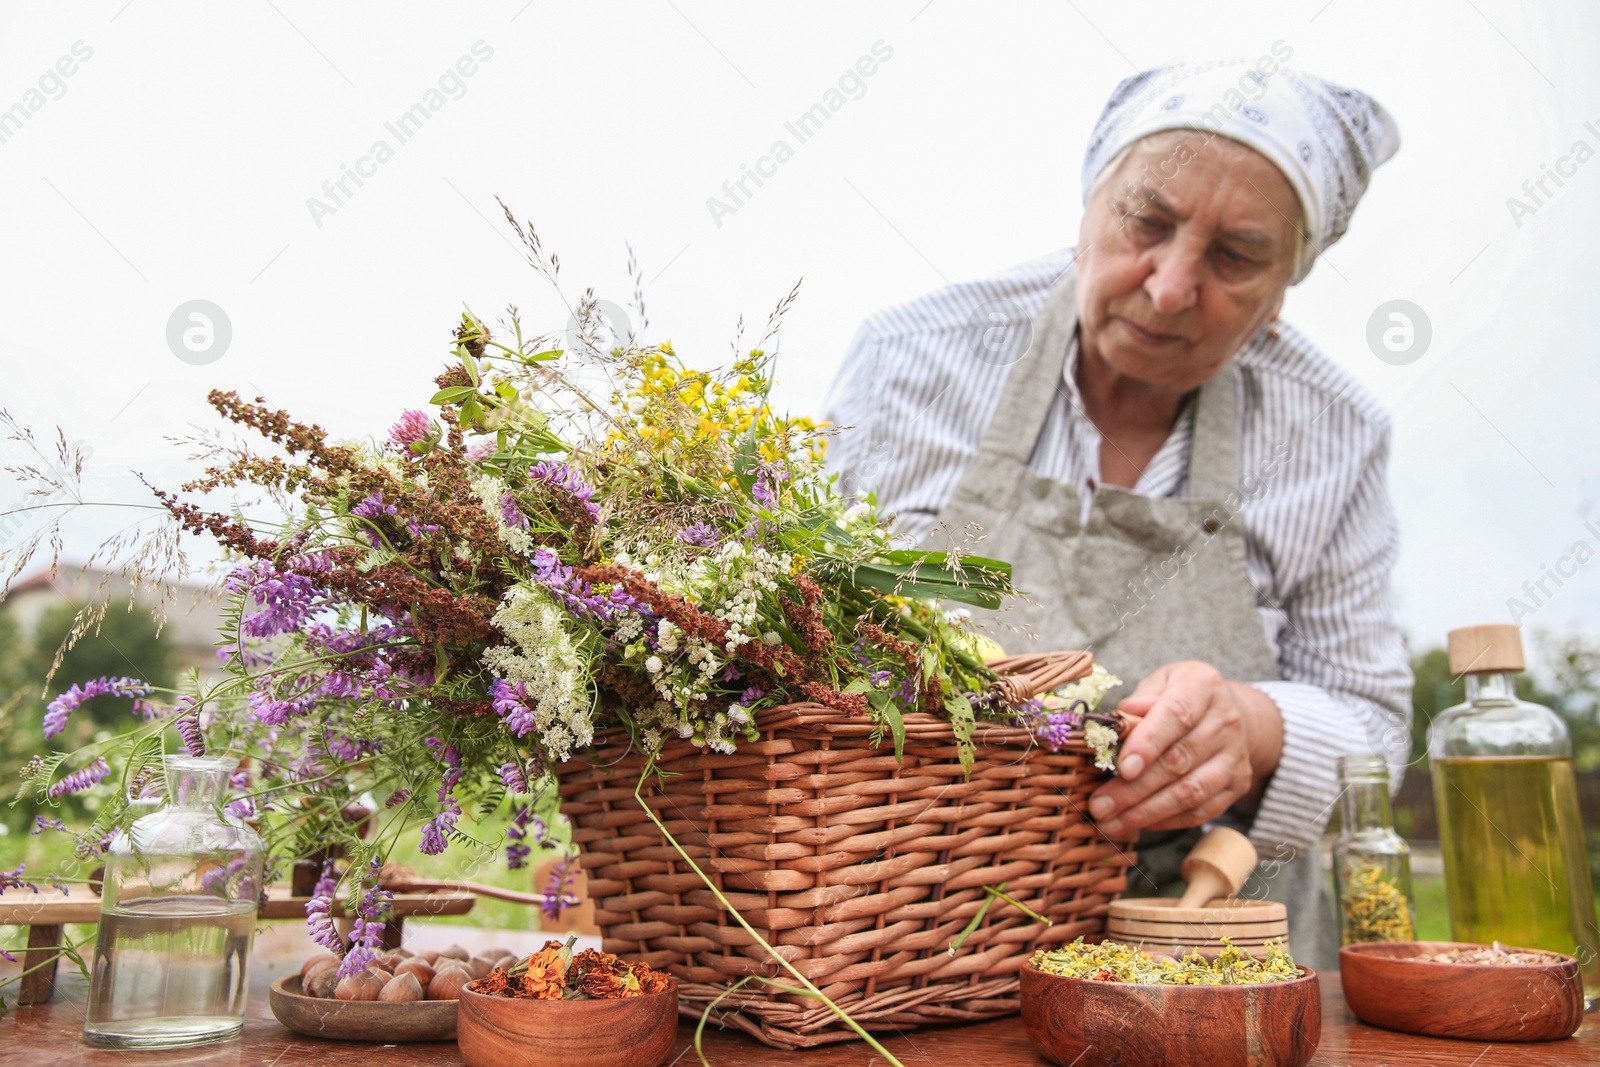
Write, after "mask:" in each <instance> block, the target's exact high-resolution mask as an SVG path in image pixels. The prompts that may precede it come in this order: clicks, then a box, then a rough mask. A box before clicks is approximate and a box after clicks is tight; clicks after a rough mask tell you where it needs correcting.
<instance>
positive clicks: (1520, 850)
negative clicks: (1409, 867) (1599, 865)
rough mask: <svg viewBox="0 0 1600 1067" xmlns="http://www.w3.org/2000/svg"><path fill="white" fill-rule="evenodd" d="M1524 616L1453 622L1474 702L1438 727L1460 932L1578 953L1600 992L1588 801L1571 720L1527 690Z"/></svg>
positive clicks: (1450, 883) (1459, 665)
mask: <svg viewBox="0 0 1600 1067" xmlns="http://www.w3.org/2000/svg"><path fill="white" fill-rule="evenodd" d="M1525 666H1526V664H1525V662H1524V659H1523V654H1522V636H1521V634H1520V633H1519V632H1518V630H1517V628H1516V627H1515V626H1510V625H1499V626H1473V627H1467V628H1466V629H1462V630H1452V631H1451V632H1450V670H1451V672H1452V673H1455V674H1464V675H1466V679H1467V702H1466V703H1465V704H1459V705H1457V706H1456V707H1453V708H1450V709H1449V710H1447V711H1444V712H1441V713H1440V714H1439V716H1438V717H1437V718H1435V719H1434V720H1433V723H1432V724H1431V725H1430V726H1429V728H1428V756H1429V759H1430V761H1431V762H1432V766H1433V793H1434V803H1435V806H1436V807H1437V809H1438V815H1439V842H1440V847H1441V849H1442V850H1443V852H1444V875H1445V891H1446V894H1447V895H1448V897H1449V901H1450V930H1451V934H1452V936H1453V937H1454V938H1455V939H1456V940H1457V941H1472V942H1477V943H1480V944H1488V943H1490V942H1493V941H1501V942H1504V943H1505V944H1507V945H1511V946H1516V947H1520V948H1538V949H1546V950H1548V951H1551V952H1561V953H1565V954H1566V955H1569V956H1573V957H1576V958H1577V960H1578V963H1579V967H1580V969H1581V971H1582V974H1583V988H1584V998H1585V999H1586V1000H1587V1001H1588V1002H1589V1006H1590V1007H1591V1008H1593V1007H1594V1005H1595V1003H1596V1000H1597V998H1600V924H1597V921H1596V917H1595V902H1594V887H1593V884H1592V881H1591V879H1590V876H1589V853H1588V847H1587V842H1586V841H1585V839H1584V830H1583V820H1582V818H1581V816H1580V815H1579V810H1578V788H1577V779H1576V777H1575V776H1574V774H1573V769H1572V738H1571V735H1570V734H1569V733H1568V731H1567V724H1566V723H1565V722H1563V721H1562V720H1561V717H1560V716H1558V715H1557V714H1556V713H1555V712H1553V711H1551V710H1550V709H1549V708H1546V707H1544V706H1543V705H1540V704H1531V703H1528V702H1527V701H1524V700H1520V699H1518V697H1517V694H1516V686H1515V684H1514V683H1515V677H1516V675H1517V674H1518V673H1520V672H1521V671H1522V670H1524V669H1525Z"/></svg>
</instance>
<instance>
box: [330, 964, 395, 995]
mask: <svg viewBox="0 0 1600 1067" xmlns="http://www.w3.org/2000/svg"><path fill="white" fill-rule="evenodd" d="M388 981H389V975H388V974H386V973H385V972H383V971H381V970H379V969H378V968H376V967H368V968H367V969H366V970H364V971H362V972H361V973H360V974H352V975H350V976H349V977H348V978H341V979H339V985H338V986H337V987H336V988H335V989H334V991H333V996H334V999H336V1000H377V999H378V994H380V993H382V992H383V987H384V986H385V985H387V984H388Z"/></svg>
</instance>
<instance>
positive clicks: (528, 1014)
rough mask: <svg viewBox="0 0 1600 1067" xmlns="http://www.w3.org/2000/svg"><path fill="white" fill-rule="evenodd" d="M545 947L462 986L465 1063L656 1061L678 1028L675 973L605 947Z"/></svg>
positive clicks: (540, 1066) (459, 1037) (617, 1064)
mask: <svg viewBox="0 0 1600 1067" xmlns="http://www.w3.org/2000/svg"><path fill="white" fill-rule="evenodd" d="M576 940H577V939H576V938H568V939H567V942H566V944H564V945H563V944H562V943H561V942H559V941H547V942H546V943H545V946H544V948H542V949H540V950H539V951H538V952H535V953H533V954H532V955H531V956H529V957H528V958H527V959H525V960H520V961H518V962H517V963H515V964H513V965H512V966H510V967H496V968H495V969H494V970H493V971H490V972H489V974H488V975H487V976H485V977H483V978H480V979H478V980H477V981H475V982H473V983H471V984H470V985H467V986H465V987H463V988H462V990H461V1013H460V1017H459V1019H458V1021H457V1025H456V1043H457V1044H458V1045H459V1047H460V1049H461V1057H462V1058H463V1059H465V1060H466V1061H467V1064H468V1067H550V1065H552V1064H562V1063H567V1064H574V1065H576V1064H583V1065H585V1067H658V1065H659V1064H662V1063H665V1062H666V1060H667V1057H668V1056H670V1055H671V1054H672V1047H673V1045H674V1044H675V1043H676V1041H677V1037H678V983H677V981H676V980H675V979H674V978H673V977H672V976H671V975H669V974H666V973H665V972H663V971H657V970H653V969H652V968H651V967H650V965H649V964H647V963H629V962H627V961H625V960H622V959H619V958H618V957H617V956H616V955H614V954H612V953H610V952H596V951H595V950H594V949H584V950H583V951H582V952H578V953H574V952H573V951H572V946H573V944H574V942H575V941H576Z"/></svg>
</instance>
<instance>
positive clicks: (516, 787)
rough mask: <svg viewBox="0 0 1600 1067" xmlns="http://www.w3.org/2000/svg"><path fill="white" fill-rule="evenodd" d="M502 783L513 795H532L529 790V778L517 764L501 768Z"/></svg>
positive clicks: (508, 764) (509, 764)
mask: <svg viewBox="0 0 1600 1067" xmlns="http://www.w3.org/2000/svg"><path fill="white" fill-rule="evenodd" d="M500 781H502V782H504V783H505V787H506V788H507V789H509V790H511V791H512V792H513V793H531V792H533V790H531V789H529V788H528V778H527V776H526V775H524V774H523V773H522V768H521V767H518V766H517V765H516V764H515V763H507V764H505V765H504V766H502V767H501V768H500Z"/></svg>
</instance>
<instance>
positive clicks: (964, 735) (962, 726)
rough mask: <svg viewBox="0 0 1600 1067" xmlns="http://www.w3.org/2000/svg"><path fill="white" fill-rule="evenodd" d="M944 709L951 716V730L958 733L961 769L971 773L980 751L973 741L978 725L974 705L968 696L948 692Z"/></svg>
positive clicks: (957, 747) (957, 748)
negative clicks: (974, 730) (973, 731)
mask: <svg viewBox="0 0 1600 1067" xmlns="http://www.w3.org/2000/svg"><path fill="white" fill-rule="evenodd" d="M944 711H945V714H946V715H948V716H950V730H951V732H952V733H954V734H955V735H956V752H957V753H958V754H959V755H960V756H961V769H962V770H963V771H965V772H966V773H968V774H971V773H972V763H973V760H974V759H975V758H976V756H977V753H978V750H977V747H976V746H975V745H973V743H972V730H973V727H974V726H976V725H977V719H976V716H974V715H973V713H972V705H971V704H969V703H967V699H966V697H963V696H961V695H959V694H956V693H947V694H945V698H944Z"/></svg>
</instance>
